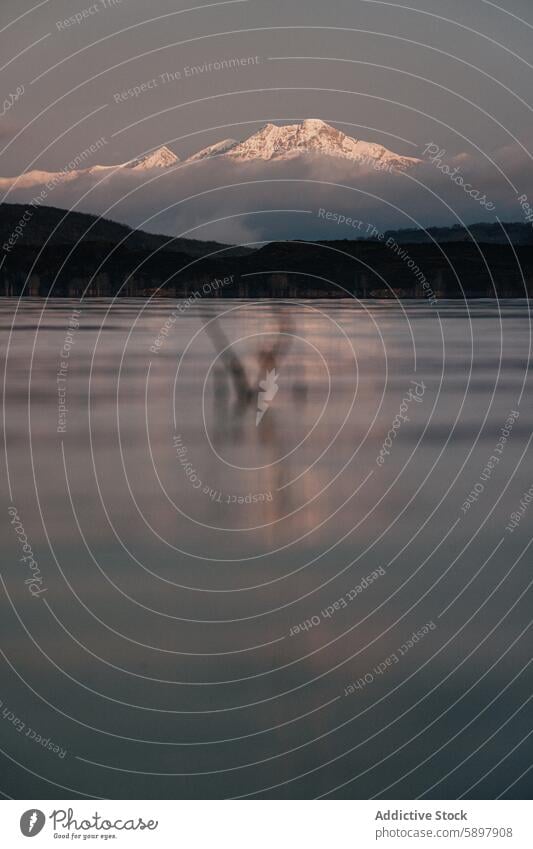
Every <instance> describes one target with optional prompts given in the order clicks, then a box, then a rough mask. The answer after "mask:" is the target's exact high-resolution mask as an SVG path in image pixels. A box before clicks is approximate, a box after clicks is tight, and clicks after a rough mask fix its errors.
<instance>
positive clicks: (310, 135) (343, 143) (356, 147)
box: [185, 118, 420, 170]
mask: <svg viewBox="0 0 533 849" xmlns="http://www.w3.org/2000/svg"><path fill="white" fill-rule="evenodd" d="M308 154H311V155H315V156H317V155H320V156H334V157H340V158H342V159H348V160H351V161H353V162H354V163H356V164H357V163H359V164H360V165H368V166H370V167H372V166H374V165H375V166H378V167H383V168H385V167H388V168H391V169H392V168H396V169H399V170H406V169H408V168H411V167H413V166H414V165H417V164H418V163H419V162H420V160H419V159H415V158H414V157H411V156H401V155H400V154H397V153H394V152H393V151H391V150H387V148H386V147H383V145H381V144H375V143H373V142H366V141H361V140H360V139H355V138H352V137H351V136H348V135H346V133H343V132H342V131H341V130H337V129H335V127H332V126H331V125H330V124H326V122H325V121H321V120H319V119H318V118H308V119H306V120H305V121H301V122H300V123H298V124H287V125H285V126H282V127H278V126H276V124H266V125H265V126H264V127H262V129H260V130H259V131H258V132H257V133H254V134H253V135H251V136H249V138H247V139H244V141H241V142H238V141H235V140H234V139H226V140H225V141H222V142H219V143H218V144H214V145H211V146H210V147H206V148H204V149H203V150H201V151H199V152H198V153H195V154H194V156H190V157H189V158H188V159H186V160H185V164H186V163H188V162H197V161H198V160H201V159H209V158H211V157H214V156H217V157H224V158H229V159H232V160H234V161H238V162H250V161H254V160H262V161H272V160H283V159H292V158H293V157H296V156H305V155H308Z"/></svg>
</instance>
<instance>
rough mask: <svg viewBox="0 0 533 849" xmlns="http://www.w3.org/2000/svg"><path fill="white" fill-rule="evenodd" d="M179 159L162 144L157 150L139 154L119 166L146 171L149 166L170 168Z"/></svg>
mask: <svg viewBox="0 0 533 849" xmlns="http://www.w3.org/2000/svg"><path fill="white" fill-rule="evenodd" d="M179 161H180V158H179V156H176V154H175V153H173V152H172V151H171V150H170V148H168V147H166V146H165V145H163V147H159V148H158V149H157V150H154V151H152V152H151V153H147V154H145V155H144V156H140V157H138V158H137V159H132V160H131V162H125V163H124V164H123V165H120V166H119V168H130V169H132V170H133V171H148V170H149V169H150V168H171V167H172V166H173V165H177V163H178V162H179Z"/></svg>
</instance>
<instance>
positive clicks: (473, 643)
mask: <svg viewBox="0 0 533 849" xmlns="http://www.w3.org/2000/svg"><path fill="white" fill-rule="evenodd" d="M0 320H1V328H2V334H1V340H2V342H1V345H2V347H1V354H2V366H3V368H2V373H3V374H5V408H4V419H3V424H4V437H5V442H4V446H3V449H2V477H3V478H4V480H5V485H4V487H3V520H2V525H1V528H2V540H3V546H2V548H3V552H4V554H3V557H2V569H1V577H2V581H3V587H2V616H1V620H0V621H1V632H2V637H1V647H2V650H3V653H2V655H0V664H1V668H2V686H1V691H0V708H1V710H0V715H1V716H2V721H1V722H0V745H1V748H2V751H3V754H2V756H1V757H2V767H3V769H2V776H3V778H2V781H1V783H0V790H2V791H3V792H4V793H6V794H7V795H9V796H13V797H16V798H28V799H31V798H36V799H39V798H68V797H70V796H73V797H76V796H81V797H90V796H95V797H104V798H108V797H111V798H113V797H115V798H225V797H241V796H251V797H256V798H261V797H262V798H265V797H277V798H312V797H316V796H321V795H329V796H331V797H336V798H369V797H372V796H382V797H385V798H386V797H389V798H404V799H412V798H415V797H419V796H423V797H424V798H457V797H459V796H462V795H464V796H466V797H470V798H492V797H495V796H498V795H499V794H506V795H507V798H523V797H528V796H530V794H531V776H532V773H527V769H528V767H529V764H530V763H531V745H530V739H531V738H528V737H527V735H528V734H529V733H530V731H531V703H530V702H529V701H528V700H529V699H530V698H531V696H530V693H531V675H530V672H529V670H528V668H527V664H528V662H529V660H530V658H531V636H530V632H529V631H528V630H527V629H528V625H529V622H530V619H531V593H530V591H529V589H528V588H529V583H530V581H531V577H532V576H531V562H532V560H531V548H530V547H528V546H529V543H530V542H531V516H533V502H532V505H531V506H530V507H529V502H528V501H527V500H526V501H524V494H525V493H526V492H527V491H528V490H529V489H530V487H532V485H533V465H532V463H531V447H530V440H531V436H532V430H533V429H532V415H531V377H530V376H529V374H528V359H529V355H530V346H531V326H530V312H529V309H528V306H527V303H526V302H522V301H507V302H501V303H500V304H499V305H497V304H494V303H493V302H483V301H477V302H473V303H470V304H468V305H465V304H459V303H455V302H443V303H441V304H440V305H439V308H438V309H436V308H435V307H432V306H430V305H429V304H428V303H426V302H413V301H411V302H404V303H403V304H400V305H398V304H392V303H386V302H375V301H374V302H370V301H369V302H363V303H359V304H355V303H353V302H351V301H336V302H335V301H333V302H326V301H309V302H304V303H294V302H292V303H291V302H288V303H284V302H274V303H269V302H263V303H257V304H254V303H250V302H244V301H233V300H221V301H205V302H197V303H195V304H192V305H189V306H188V305H185V304H181V311H180V309H177V305H176V303H175V302H171V301H159V302H157V303H155V304H146V303H145V302H143V301H136V300H121V301H120V302H118V303H114V304H112V303H111V302H109V301H99V300H98V301H90V302H84V303H82V304H79V302H74V301H61V300H54V301H51V302H49V303H45V302H44V301H43V300H34V299H28V300H25V301H23V302H21V303H20V304H17V302H15V301H12V300H8V299H3V300H1V301H0ZM502 431H503V433H502ZM532 491H533V490H532ZM528 498H530V497H529V496H528ZM521 502H522V505H521ZM9 509H11V513H9V512H8V510H9ZM528 509H529V511H530V512H529V513H528ZM13 510H16V513H17V516H16V517H15V515H14V513H13ZM512 514H515V518H514V519H511V515H512ZM516 516H518V521H517V519H516ZM510 523H511V524H510ZM21 528H22V530H21ZM22 534H24V540H27V545H28V546H30V548H31V552H32V554H31V556H32V557H33V559H34V561H35V562H33V561H31V560H29V559H28V560H26V561H24V560H21V557H22V556H27V557H30V555H29V554H28V550H27V549H26V550H23V549H22V545H21V540H20V536H21V535H22ZM32 580H33V581H34V583H33V584H32V583H31V581H32ZM413 634H414V636H413ZM56 749H59V751H56Z"/></svg>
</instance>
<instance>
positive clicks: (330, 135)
mask: <svg viewBox="0 0 533 849" xmlns="http://www.w3.org/2000/svg"><path fill="white" fill-rule="evenodd" d="M305 156H313V157H315V158H316V157H336V158H337V159H339V158H340V159H344V160H347V161H348V162H351V163H353V164H354V166H355V167H358V168H361V167H362V168H365V167H366V168H373V169H375V170H389V171H392V170H399V171H405V170H407V169H409V168H412V167H413V166H415V165H417V164H419V163H420V160H419V159H415V158H414V157H412V156H401V155H400V154H397V153H394V152H393V151H391V150H388V149H387V148H386V147H383V145H381V144H376V143H374V142H366V141H361V140H360V139H355V138H352V136H348V135H346V133H343V132H342V131H341V130H337V129H336V128H335V127H332V126H331V125H330V124H326V123H325V121H321V120H319V119H317V118H308V119H306V120H305V121H301V122H300V123H298V124H286V125H285V126H281V127H279V126H277V125H276V124H266V125H265V126H264V127H262V128H261V129H260V130H259V131H258V132H256V133H253V134H252V135H251V136H249V137H248V138H245V139H244V140H243V141H236V140H235V139H224V140H223V141H220V142H217V143H215V144H212V145H210V146H209V147H206V148H203V149H202V150H199V151H198V152H197V153H195V154H193V155H192V156H189V157H188V158H187V159H185V160H180V158H179V156H177V154H175V153H174V152H173V151H172V150H170V148H168V147H166V146H164V145H163V147H160V148H157V149H156V150H153V151H150V152H149V153H147V154H144V155H143V156H139V157H136V158H135V159H131V160H129V161H128V162H123V163H122V164H119V165H92V166H91V167H88V168H79V169H68V168H66V169H64V170H62V171H58V172H50V171H28V172H27V173H25V174H22V175H21V176H20V177H5V178H0V191H8V190H9V189H15V190H16V189H31V188H34V187H37V186H42V185H46V184H47V183H53V184H54V185H57V184H59V183H72V182H73V181H75V180H77V179H78V178H80V177H89V178H91V177H93V178H101V177H105V176H107V175H109V176H114V174H121V173H130V174H131V173H132V172H133V173H138V174H139V176H142V175H143V174H146V172H150V171H154V170H155V169H160V170H165V169H173V170H176V166H178V165H179V166H180V168H179V169H177V170H181V167H182V166H186V165H190V164H193V163H199V162H201V161H206V160H212V159H215V158H216V159H223V160H224V159H225V160H231V161H232V162H235V163H249V162H258V163H269V162H277V161H284V160H290V159H294V158H296V157H305Z"/></svg>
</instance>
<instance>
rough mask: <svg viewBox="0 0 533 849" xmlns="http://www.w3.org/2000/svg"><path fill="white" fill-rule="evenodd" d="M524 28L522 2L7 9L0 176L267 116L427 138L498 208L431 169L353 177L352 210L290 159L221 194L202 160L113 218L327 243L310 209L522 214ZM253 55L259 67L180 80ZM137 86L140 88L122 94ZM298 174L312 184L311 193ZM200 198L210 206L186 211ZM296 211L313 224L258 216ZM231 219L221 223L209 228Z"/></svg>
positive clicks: (175, 142)
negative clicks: (417, 179) (95, 147)
mask: <svg viewBox="0 0 533 849" xmlns="http://www.w3.org/2000/svg"><path fill="white" fill-rule="evenodd" d="M76 16H77V19H76ZM72 18H74V20H70V21H69V20H68V19H72ZM532 35H533V8H532V6H531V2H530V0H505V2H504V3H495V2H489V0H471V2H469V3H464V0H462V2H459V0H406V2H404V3H397V2H381V0H380V1H379V2H378V0H328V2H318V0H244V2H241V0H239V2H224V3H220V2H219V3H217V2H214V3H213V2H212V3H203V4H201V3H198V2H196V0H179V2H171V0H151V2H150V3H149V4H148V3H146V2H141V0H97V2H95V3H92V4H91V2H90V0H77V1H76V0H75V2H73V0H45V2H42V0H41V2H38V3H36V2H28V0H23V2H20V0H2V4H1V10H0V38H1V39H2V40H3V42H2V43H3V49H2V64H3V69H2V80H3V92H4V98H6V99H7V100H5V101H4V112H5V114H4V115H3V116H2V117H1V118H0V176H2V177H7V176H14V175H18V174H21V173H23V172H24V171H28V170H32V169H42V170H50V171H54V170H60V169H62V168H64V167H65V166H66V165H67V163H68V162H69V161H70V160H71V159H72V158H73V157H75V156H76V155H77V154H79V153H80V152H81V151H83V150H84V149H85V148H86V147H87V146H88V145H90V144H92V143H94V142H95V141H96V140H97V139H100V138H102V137H104V138H105V140H106V144H105V147H104V148H103V149H102V150H100V151H99V153H98V156H96V157H95V160H94V162H91V163H90V164H112V163H118V162H123V161H125V160H128V159H131V158H133V157H134V156H137V155H139V154H140V153H143V152H145V151H146V150H149V149H152V148H155V147H158V146H160V145H163V144H164V145H168V146H169V147H170V148H171V149H172V150H174V151H175V152H176V153H177V154H178V155H179V156H180V157H181V158H184V157H186V156H188V155H190V154H191V153H193V152H194V151H196V150H198V149H200V148H202V147H205V146H207V145H209V144H212V143H214V142H216V141H219V140H221V139H224V138H227V137H233V138H237V139H241V138H244V137H246V136H248V135H250V134H251V133H253V132H255V131H256V130H258V129H259V128H260V127H261V126H262V125H263V124H265V123H267V122H268V121H271V122H274V123H283V122H289V121H299V120H303V119H304V118H308V117H313V118H321V119H323V120H325V121H327V122H328V123H331V124H333V125H334V126H335V127H337V128H339V129H341V130H343V131H344V132H346V133H348V134H349V135H351V136H355V137H357V138H361V139H365V140H368V141H375V142H379V143H381V144H384V145H385V146H386V147H388V148H390V149H392V150H394V151H396V152H398V153H401V154H406V155H409V156H422V152H423V150H424V149H425V147H426V146H427V145H428V144H429V143H433V144H435V145H437V146H438V147H439V149H441V150H443V151H444V154H443V158H444V159H445V161H446V162H448V163H450V167H451V166H452V165H455V166H457V165H458V164H461V167H462V169H463V170H464V171H465V173H467V174H468V176H469V178H470V179H471V183H472V184H473V185H475V186H476V187H479V191H480V193H481V194H483V193H485V194H486V195H487V197H490V198H491V200H492V202H493V204H494V207H495V210H494V212H488V211H487V210H486V209H485V208H482V207H481V206H480V205H479V203H478V202H477V201H476V200H472V199H471V198H466V197H465V196H464V192H462V191H461V190H460V189H458V188H457V186H456V185H453V184H451V182H450V180H449V179H448V178H447V177H446V176H443V175H442V173H440V172H439V173H437V170H436V168H435V167H432V166H431V165H429V166H428V168H427V169H426V172H427V173H425V175H424V177H423V181H424V184H425V187H427V188H421V187H415V186H413V185H408V184H407V183H406V181H403V183H402V181H401V180H389V181H388V182H387V181H381V180H378V181H377V182H376V178H375V177H373V178H372V179H367V178H366V177H363V176H360V178H359V181H357V180H356V181H355V186H356V192H357V191H358V192H359V196H358V197H357V199H356V200H354V191H353V190H350V191H348V190H347V189H342V188H339V187H338V186H337V187H335V188H333V187H331V186H329V187H328V186H326V185H325V184H326V183H328V182H335V180H333V181H332V180H331V177H332V176H334V177H335V179H336V180H339V181H341V180H344V178H345V175H343V174H340V173H339V172H338V169H337V167H336V166H332V167H331V168H324V167H322V166H321V167H320V168H319V169H318V173H315V172H313V173H310V171H309V168H308V167H307V166H302V165H294V167H293V169H292V170H291V169H290V168H288V169H284V170H283V172H282V173H280V174H279V182H278V183H273V182H272V173H271V172H268V173H265V172H264V171H262V170H260V169H259V170H258V171H257V172H256V173H254V174H247V176H246V179H247V180H250V179H251V180H252V181H253V185H251V186H249V187H247V188H246V189H245V190H241V189H228V190H221V189H220V188H219V187H220V186H221V185H226V184H227V181H228V180H229V181H230V183H231V182H240V180H241V177H240V176H239V173H237V172H235V171H234V170H233V171H232V170H231V169H229V170H228V167H227V166H225V170H224V169H221V167H217V168H214V167H213V166H211V167H208V168H205V169H203V170H202V171H200V170H198V172H196V173H195V174H194V175H191V174H189V175H188V176H187V177H186V178H185V177H183V178H182V179H181V181H176V180H174V181H173V182H172V183H171V185H170V186H167V187H163V186H159V185H158V194H157V195H156V196H154V192H153V188H152V189H151V190H150V192H147V191H146V192H145V191H141V192H138V193H137V196H136V197H135V198H134V200H131V199H128V200H126V201H120V202H119V204H118V206H116V207H115V208H114V210H113V212H114V213H116V214H111V216H110V217H118V218H119V220H126V221H127V222H128V223H133V224H135V225H141V224H145V222H146V219H147V218H148V217H150V216H153V215H154V214H155V213H157V212H158V205H160V208H162V207H163V205H164V204H165V205H166V204H167V203H168V200H169V199H170V200H172V198H173V199H174V200H175V201H176V200H179V201H181V206H180V208H179V210H171V211H170V212H164V213H162V214H161V215H159V216H157V217H156V219H155V220H152V221H150V222H148V223H147V224H146V227H147V229H152V230H154V229H155V230H160V231H164V232H172V233H177V232H178V231H179V232H184V231H185V230H187V229H190V228H193V227H196V228H199V229H197V230H196V231H195V233H196V235H197V236H198V237H199V238H203V237H206V238H207V237H213V236H214V235H216V236H219V237H224V238H226V239H227V238H230V237H231V238H232V240H235V239H236V238H239V239H241V238H242V239H245V238H255V237H257V238H270V237H272V238H280V237H283V236H287V237H290V236H298V237H301V236H309V237H312V238H315V237H316V235H317V233H322V234H323V227H322V224H321V223H320V222H319V221H317V220H316V219H317V216H316V210H317V209H318V208H320V207H322V208H324V207H326V208H328V209H332V210H337V211H340V210H344V211H347V212H348V213H349V212H351V213H352V214H353V215H354V217H359V218H362V217H363V216H364V217H365V220H369V221H375V222H376V223H377V224H378V225H379V226H412V224H413V223H414V222H415V221H416V222H418V223H419V224H420V225H422V226H425V225H427V224H432V223H433V224H441V223H456V221H457V220H466V221H470V222H472V221H476V220H495V217H496V216H498V217H499V218H501V219H503V220H505V219H507V220H509V219H512V220H522V217H523V214H524V213H523V208H522V207H521V205H520V203H519V201H518V198H519V197H523V195H524V194H526V195H527V196H528V199H529V198H531V197H533V185H530V183H531V176H530V174H531V172H532V169H531V137H532V133H531V130H532V124H533V107H532V105H531V104H530V103H529V101H530V99H531V97H530V92H531V88H532V87H531V73H532V67H533V49H532V44H533V38H532ZM246 57H254V58H255V61H254V63H249V64H247V65H245V66H242V67H239V68H237V69H230V70H221V71H216V70H214V69H211V70H209V69H208V70H204V72H202V73H193V72H192V71H191V70H190V69H191V68H193V66H194V67H197V68H198V67H201V66H205V65H207V66H209V63H211V64H214V63H216V62H218V61H220V60H223V59H232V58H233V59H236V58H238V59H240V58H246ZM154 81H155V82H154ZM135 87H141V88H143V91H142V92H141V93H140V94H138V95H136V94H133V95H132V94H130V93H128V91H129V90H133V89H134V88H135ZM17 91H18V92H19V95H18V97H17V98H16V100H15V101H14V102H13V103H12V105H11V101H10V99H9V98H10V95H15V93H16V92H17ZM21 92H22V93H21ZM11 99H13V98H11ZM6 102H7V103H10V105H9V108H8V109H7V110H6V109H5V104H6ZM230 172H231V173H230ZM241 176H242V174H241ZM276 179H278V174H276ZM291 180H295V181H301V180H306V181H307V180H311V181H315V182H316V184H317V185H316V187H315V189H314V190H313V191H311V190H310V189H309V186H303V184H302V183H298V182H292V183H291V182H290V181H291ZM214 187H216V192H213V191H212V189H213V188H214ZM159 190H160V191H159ZM361 190H363V191H365V192H367V193H369V192H370V193H374V190H375V191H376V192H377V194H378V195H379V201H376V203H375V204H374V205H372V203H371V202H370V201H369V199H368V197H362V196H361V194H360V192H361ZM195 192H196V193H200V192H204V193H205V192H209V198H208V199H207V200H206V199H205V196H204V200H202V201H201V202H200V201H198V200H195V201H194V202H193V201H186V200H184V199H185V198H187V197H188V196H189V195H190V194H191V193H195ZM432 192H435V193H436V194H437V195H438V197H433V196H432ZM169 194H170V195H172V198H169ZM215 194H216V198H215ZM96 195H98V197H97V196H96ZM18 199H20V198H18V197H17V195H16V194H15V195H13V194H12V195H10V196H9V197H8V198H7V200H11V201H13V200H18ZM78 201H79V193H78V195H76V196H74V193H73V191H71V192H70V193H69V192H68V191H67V190H65V191H63V190H57V191H56V192H55V193H54V198H53V205H57V206H62V205H66V206H71V205H73V204H74V203H75V202H78ZM116 201H117V197H116V192H112V191H111V190H109V191H108V192H107V193H106V191H105V190H101V191H98V192H97V193H95V194H94V193H93V196H91V197H89V198H88V199H85V200H84V201H83V202H82V206H81V208H82V209H87V210H89V211H96V212H98V213H100V212H103V211H104V210H105V209H107V207H109V206H110V205H111V204H116ZM300 201H301V203H300ZM50 202H51V203H52V201H50ZM391 204H392V205H393V206H397V207H399V208H400V210H401V211H400V212H399V213H398V212H397V211H396V212H395V211H393V210H392V206H391ZM449 207H451V208H449ZM293 208H302V209H303V208H305V209H306V210H307V212H306V215H305V216H303V214H296V213H294V215H292V214H291V213H290V212H287V213H286V214H283V215H281V214H279V213H269V210H272V209H276V210H277V209H283V210H285V209H287V210H290V209H293ZM258 210H260V211H261V215H256V216H255V219H256V220H253V221H252V220H251V215H250V213H252V212H253V213H256V212H257V211H258ZM221 213H222V215H221ZM225 215H226V216H229V218H230V219H231V223H227V222H226V223H224V224H216V225H213V224H212V223H206V222H212V221H213V219H214V218H220V217H224V216H225ZM322 237H323V238H326V236H325V235H322Z"/></svg>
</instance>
